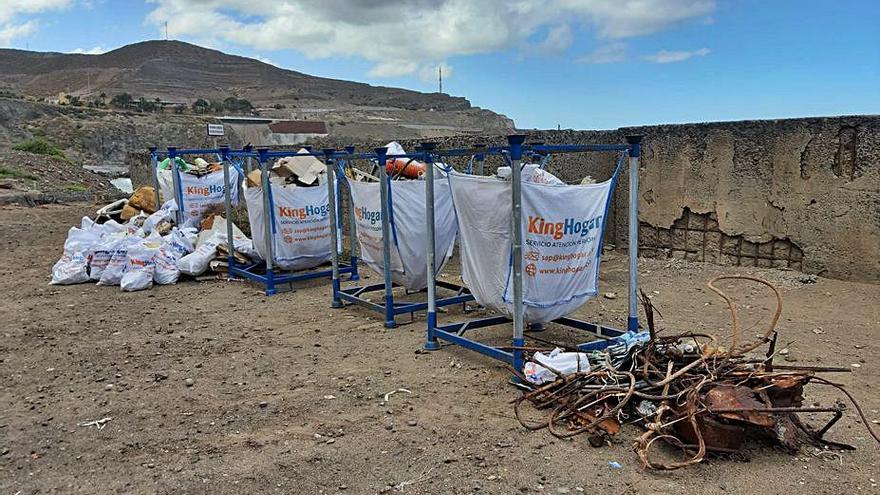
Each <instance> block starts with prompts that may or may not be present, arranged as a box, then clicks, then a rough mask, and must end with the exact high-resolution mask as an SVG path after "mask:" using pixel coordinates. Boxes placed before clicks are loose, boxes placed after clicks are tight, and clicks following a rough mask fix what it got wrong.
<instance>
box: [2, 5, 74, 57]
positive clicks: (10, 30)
mask: <svg viewBox="0 0 880 495" xmlns="http://www.w3.org/2000/svg"><path fill="white" fill-rule="evenodd" d="M71 4H73V0H0V47H3V46H9V45H11V44H12V41H13V40H14V39H16V38H21V37H22V36H27V35H29V34H31V33H33V32H34V31H36V29H37V22H36V21H35V20H33V19H28V20H20V19H17V18H18V17H20V16H22V15H34V14H40V13H43V12H46V11H49V10H60V9H65V8H67V7H70V5H71Z"/></svg>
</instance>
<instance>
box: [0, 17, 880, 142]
mask: <svg viewBox="0 0 880 495" xmlns="http://www.w3.org/2000/svg"><path fill="white" fill-rule="evenodd" d="M512 5H515V7H516V8H519V9H521V10H520V11H517V12H513V11H511V9H512V8H514V7H512ZM0 8H2V9H3V12H5V13H0V46H7V47H15V48H29V49H31V50H40V51H59V52H73V51H86V52H102V51H107V50H111V49H113V48H117V47H119V46H122V45H125V44H129V43H132V42H136V41H142V40H147V39H158V38H164V32H163V31H164V25H165V22H166V21H167V22H168V28H169V34H170V37H171V38H172V39H180V40H184V41H189V42H194V43H197V44H201V45H204V46H209V47H212V48H217V49H220V50H223V51H226V52H229V53H235V54H240V55H245V56H252V57H258V58H262V59H264V60H267V61H270V62H271V63H273V64H275V65H278V66H280V67H284V68H289V69H294V70H298V71H301V72H306V73H310V74H314V75H319V76H325V77H334V78H341V79H349V80H356V81H363V82H368V83H370V84H381V85H392V86H401V87H406V88H411V89H416V90H421V91H435V90H436V87H437V84H436V80H435V78H434V74H436V69H437V67H438V66H442V67H444V68H445V72H446V77H444V90H445V91H446V92H447V93H450V94H453V95H458V96H464V97H467V98H468V99H469V100H470V101H471V102H472V103H473V104H474V105H478V106H481V107H485V108H489V109H492V110H494V111H497V112H500V113H504V114H506V115H508V116H510V117H511V118H513V119H514V120H515V121H516V123H517V125H518V126H520V127H522V128H532V127H538V128H550V127H556V126H557V124H558V125H561V126H562V127H563V128H576V129H602V128H615V127H621V126H629V125H642V124H657V123H675V122H702V121H717V120H740V119H766V118H785V117H800V116H821V115H841V114H878V113H880V28H878V27H877V26H876V25H875V21H876V20H877V19H880V2H875V1H869V0H865V1H852V0H850V1H845V0H844V1H833V2H832V1H818V0H799V1H794V0H772V1H768V0H739V1H734V0H520V1H519V2H511V1H507V0H482V1H480V2H476V1H470V0H469V1H466V0H287V1H286V2H284V1H279V0H247V1H245V0H210V1H205V0H199V1H197V0H152V1H148V2H147V1H141V0H121V1H110V0H88V1H82V0H0ZM254 12H259V13H261V15H254V14H253V13H254ZM303 19H308V21H304V20H303Z"/></svg>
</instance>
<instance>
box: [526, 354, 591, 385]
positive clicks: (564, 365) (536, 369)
mask: <svg viewBox="0 0 880 495" xmlns="http://www.w3.org/2000/svg"><path fill="white" fill-rule="evenodd" d="M579 371H590V361H589V359H588V357H587V355H586V354H585V353H583V352H563V350H562V349H560V348H558V347H557V348H556V349H553V351H551V352H550V353H549V354H544V353H543V352H536V353H535V355H534V356H533V357H532V361H529V362H527V363H526V364H525V365H524V366H523V374H525V375H526V379H527V380H528V381H530V382H532V383H534V384H535V385H541V384H542V383H547V382H552V381H553V380H556V379H557V378H559V376H558V375H557V374H556V372H558V373H559V374H560V375H562V376H565V375H570V374H572V373H576V372H579Z"/></svg>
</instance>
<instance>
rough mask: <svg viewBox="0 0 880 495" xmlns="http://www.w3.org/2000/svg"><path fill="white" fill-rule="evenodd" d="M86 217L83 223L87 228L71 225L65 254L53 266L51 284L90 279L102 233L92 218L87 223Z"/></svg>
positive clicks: (81, 281) (80, 281) (77, 282)
mask: <svg viewBox="0 0 880 495" xmlns="http://www.w3.org/2000/svg"><path fill="white" fill-rule="evenodd" d="M86 219H87V217H84V218H83V223H82V225H83V226H84V227H85V228H78V227H71V228H70V230H69V231H68V232H67V239H66V240H65V241H64V254H62V255H61V258H60V259H59V260H58V261H57V262H56V263H55V265H54V266H52V281H51V282H50V283H51V284H53V285H69V284H81V283H83V282H88V281H89V262H90V261H91V258H92V255H93V254H94V250H95V247H96V245H97V244H98V243H99V242H100V240H101V234H100V232H99V231H98V230H97V229H95V228H93V225H94V224H93V223H92V222H91V220H89V222H88V223H87V222H86Z"/></svg>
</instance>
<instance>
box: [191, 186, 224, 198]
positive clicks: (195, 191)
mask: <svg viewBox="0 0 880 495" xmlns="http://www.w3.org/2000/svg"><path fill="white" fill-rule="evenodd" d="M223 192H224V189H223V186H221V185H217V184H211V185H210V186H186V195H187V196H205V197H207V196H212V195H214V194H220V193H223Z"/></svg>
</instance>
